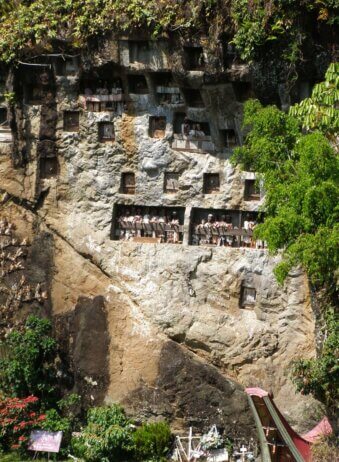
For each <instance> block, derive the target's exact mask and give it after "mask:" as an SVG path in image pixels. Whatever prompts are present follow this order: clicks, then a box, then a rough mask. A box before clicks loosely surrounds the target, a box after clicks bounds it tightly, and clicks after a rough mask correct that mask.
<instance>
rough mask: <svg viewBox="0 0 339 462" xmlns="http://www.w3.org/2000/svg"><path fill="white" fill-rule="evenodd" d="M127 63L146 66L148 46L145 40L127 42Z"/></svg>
mask: <svg viewBox="0 0 339 462" xmlns="http://www.w3.org/2000/svg"><path fill="white" fill-rule="evenodd" d="M128 49H129V62H130V63H142V64H148V62H149V60H150V56H151V53H150V46H149V43H148V42H147V41H146V40H140V41H135V40H130V41H129V42H128Z"/></svg>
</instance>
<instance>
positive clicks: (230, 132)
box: [219, 128, 239, 149]
mask: <svg viewBox="0 0 339 462" xmlns="http://www.w3.org/2000/svg"><path fill="white" fill-rule="evenodd" d="M219 131H220V136H221V142H222V145H223V146H224V147H225V148H226V149H233V148H235V147H236V146H239V143H238V137H237V134H236V132H235V130H234V129H233V128H227V129H225V130H219Z"/></svg>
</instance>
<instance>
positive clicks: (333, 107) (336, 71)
mask: <svg viewBox="0 0 339 462" xmlns="http://www.w3.org/2000/svg"><path fill="white" fill-rule="evenodd" d="M338 104H339V63H332V64H331V65H330V66H329V68H328V70H327V72H326V75H325V81H324V82H321V83H319V84H317V85H315V87H314V89H313V91H312V96H311V97H310V98H306V99H304V100H303V101H302V102H301V103H300V104H296V105H295V106H293V107H291V108H290V115H291V116H293V117H296V118H297V119H298V120H300V121H301V123H302V126H303V128H304V129H305V130H308V131H309V130H321V131H323V132H325V133H327V134H335V133H338V131H339V109H338Z"/></svg>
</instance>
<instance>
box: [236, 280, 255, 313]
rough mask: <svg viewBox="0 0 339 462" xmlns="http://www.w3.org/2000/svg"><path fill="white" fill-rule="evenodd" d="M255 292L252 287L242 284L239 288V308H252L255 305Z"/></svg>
mask: <svg viewBox="0 0 339 462" xmlns="http://www.w3.org/2000/svg"><path fill="white" fill-rule="evenodd" d="M256 298H257V292H256V290H255V288H254V287H249V286H247V285H244V284H242V285H241V289H240V303H239V305H240V308H252V307H253V305H255V301H256Z"/></svg>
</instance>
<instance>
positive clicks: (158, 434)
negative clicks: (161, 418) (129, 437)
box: [133, 422, 171, 462]
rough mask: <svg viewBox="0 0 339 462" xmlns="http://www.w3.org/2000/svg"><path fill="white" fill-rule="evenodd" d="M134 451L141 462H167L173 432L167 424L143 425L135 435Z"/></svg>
mask: <svg viewBox="0 0 339 462" xmlns="http://www.w3.org/2000/svg"><path fill="white" fill-rule="evenodd" d="M133 442H134V451H135V456H136V459H137V460H138V461H139V460H140V461H154V462H162V461H165V460H166V458H165V456H166V454H167V453H168V451H169V448H170V443H171V430H170V427H169V425H168V424H167V423H166V422H158V423H149V424H147V423H145V424H142V425H141V427H139V428H138V429H137V430H136V431H135V432H134V434H133Z"/></svg>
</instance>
